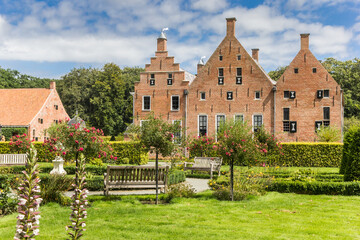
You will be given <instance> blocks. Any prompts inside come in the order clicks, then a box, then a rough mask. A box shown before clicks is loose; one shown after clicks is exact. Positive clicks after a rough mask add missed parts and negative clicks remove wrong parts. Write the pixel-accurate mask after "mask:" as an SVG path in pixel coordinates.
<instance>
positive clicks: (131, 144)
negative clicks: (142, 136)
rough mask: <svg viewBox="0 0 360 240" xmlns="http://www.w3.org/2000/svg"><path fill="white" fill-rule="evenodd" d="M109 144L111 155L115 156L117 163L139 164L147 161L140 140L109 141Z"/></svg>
mask: <svg viewBox="0 0 360 240" xmlns="http://www.w3.org/2000/svg"><path fill="white" fill-rule="evenodd" d="M110 145H111V147H112V149H113V155H114V156H115V157H117V163H124V164H128V163H130V164H138V165H140V164H146V163H147V162H148V161H149V155H148V152H147V151H146V149H144V148H143V147H142V144H141V143H140V141H122V142H110Z"/></svg>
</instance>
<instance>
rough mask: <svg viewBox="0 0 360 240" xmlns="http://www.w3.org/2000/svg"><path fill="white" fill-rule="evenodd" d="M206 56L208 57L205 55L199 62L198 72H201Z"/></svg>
mask: <svg viewBox="0 0 360 240" xmlns="http://www.w3.org/2000/svg"><path fill="white" fill-rule="evenodd" d="M204 58H206V57H205V56H203V57H201V58H200V60H199V62H198V64H197V73H198V74H199V72H200V70H201V69H202V68H203V67H204V66H205V63H204Z"/></svg>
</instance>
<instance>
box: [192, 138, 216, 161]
mask: <svg viewBox="0 0 360 240" xmlns="http://www.w3.org/2000/svg"><path fill="white" fill-rule="evenodd" d="M215 143H216V142H215V139H214V138H213V137H209V136H198V137H193V138H192V139H190V141H188V142H187V149H188V150H189V152H190V158H194V157H217V156H219V153H218V151H217V146H215V145H214V144H215Z"/></svg>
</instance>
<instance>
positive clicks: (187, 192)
mask: <svg viewBox="0 0 360 240" xmlns="http://www.w3.org/2000/svg"><path fill="white" fill-rule="evenodd" d="M194 195H195V190H194V189H193V188H192V187H191V185H190V184H188V183H177V184H174V185H171V186H169V187H168V192H167V200H168V201H170V200H171V199H173V198H191V197H193V196H194Z"/></svg>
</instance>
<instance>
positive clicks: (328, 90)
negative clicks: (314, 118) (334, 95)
mask: <svg viewBox="0 0 360 240" xmlns="http://www.w3.org/2000/svg"><path fill="white" fill-rule="evenodd" d="M325 91H329V96H327V97H325ZM323 98H330V89H324V90H323Z"/></svg>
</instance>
